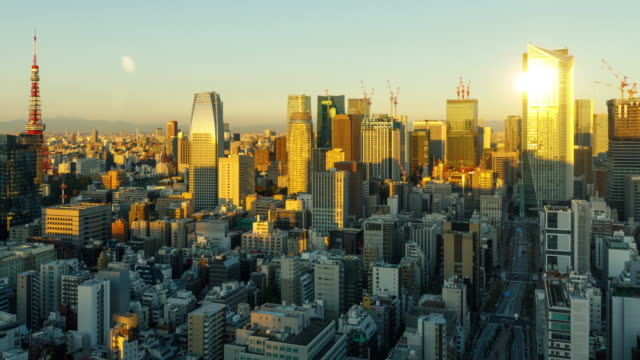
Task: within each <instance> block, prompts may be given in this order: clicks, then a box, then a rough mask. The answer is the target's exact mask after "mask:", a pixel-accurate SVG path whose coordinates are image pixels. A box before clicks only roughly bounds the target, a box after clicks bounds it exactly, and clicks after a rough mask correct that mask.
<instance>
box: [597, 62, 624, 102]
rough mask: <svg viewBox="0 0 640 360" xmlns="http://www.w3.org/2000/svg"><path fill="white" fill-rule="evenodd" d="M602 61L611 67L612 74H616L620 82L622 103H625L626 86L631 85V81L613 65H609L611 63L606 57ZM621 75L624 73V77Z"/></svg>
mask: <svg viewBox="0 0 640 360" xmlns="http://www.w3.org/2000/svg"><path fill="white" fill-rule="evenodd" d="M602 63H603V64H604V66H606V67H607V69H609V72H611V74H613V76H615V78H616V79H617V80H618V81H619V82H620V103H621V104H624V91H625V88H626V87H627V86H629V83H628V82H627V76H626V75H622V74H618V73H617V72H616V70H615V69H614V68H613V66H611V65H609V63H608V62H607V61H606V60H605V59H602ZM620 75H622V77H620Z"/></svg>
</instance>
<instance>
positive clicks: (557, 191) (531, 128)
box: [520, 44, 574, 214]
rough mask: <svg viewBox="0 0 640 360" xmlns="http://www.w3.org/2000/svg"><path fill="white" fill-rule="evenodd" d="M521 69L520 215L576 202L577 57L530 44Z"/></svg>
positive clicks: (566, 52)
mask: <svg viewBox="0 0 640 360" xmlns="http://www.w3.org/2000/svg"><path fill="white" fill-rule="evenodd" d="M522 70H523V72H524V73H525V79H526V80H525V87H526V88H525V89H524V90H525V92H524V94H523V97H522V113H523V116H524V117H523V120H522V148H523V149H522V151H523V152H522V172H523V180H524V189H523V191H522V197H524V199H521V201H520V206H521V207H520V209H521V214H522V213H523V212H524V210H525V207H526V208H531V207H535V208H541V207H542V203H543V202H544V201H548V200H568V199H571V197H573V132H574V125H573V122H574V100H573V56H572V55H570V54H569V50H567V49H561V50H547V49H543V48H541V47H538V46H535V45H533V44H529V46H528V48H527V53H525V54H523V56H522Z"/></svg>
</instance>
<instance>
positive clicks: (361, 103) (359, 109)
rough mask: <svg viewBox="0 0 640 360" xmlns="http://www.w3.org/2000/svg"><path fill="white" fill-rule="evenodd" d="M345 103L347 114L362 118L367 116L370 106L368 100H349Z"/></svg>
mask: <svg viewBox="0 0 640 360" xmlns="http://www.w3.org/2000/svg"><path fill="white" fill-rule="evenodd" d="M347 103H348V108H347V114H349V115H360V116H362V117H365V116H369V108H370V105H369V101H368V99H364V98H363V99H349V100H347Z"/></svg>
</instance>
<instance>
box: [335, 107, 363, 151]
mask: <svg viewBox="0 0 640 360" xmlns="http://www.w3.org/2000/svg"><path fill="white" fill-rule="evenodd" d="M362 117H363V115H360V114H349V115H346V114H338V115H336V116H335V117H334V118H333V130H332V133H331V134H332V135H331V136H332V141H331V143H332V146H333V148H334V149H342V151H344V159H345V160H346V161H360V150H361V149H360V129H361V124H362Z"/></svg>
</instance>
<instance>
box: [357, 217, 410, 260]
mask: <svg viewBox="0 0 640 360" xmlns="http://www.w3.org/2000/svg"><path fill="white" fill-rule="evenodd" d="M363 228H364V237H363V238H364V246H365V247H369V248H375V249H376V250H377V251H376V253H377V256H376V258H375V259H373V260H374V262H376V261H379V260H381V261H384V262H386V263H392V264H395V263H397V261H398V260H399V259H400V254H401V250H402V249H401V248H400V242H399V241H397V240H398V239H397V238H398V219H396V218H394V217H392V216H390V215H376V216H372V217H370V218H368V219H367V220H366V221H365V222H364V225H363Z"/></svg>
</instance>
